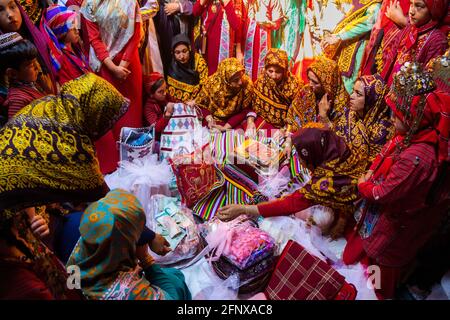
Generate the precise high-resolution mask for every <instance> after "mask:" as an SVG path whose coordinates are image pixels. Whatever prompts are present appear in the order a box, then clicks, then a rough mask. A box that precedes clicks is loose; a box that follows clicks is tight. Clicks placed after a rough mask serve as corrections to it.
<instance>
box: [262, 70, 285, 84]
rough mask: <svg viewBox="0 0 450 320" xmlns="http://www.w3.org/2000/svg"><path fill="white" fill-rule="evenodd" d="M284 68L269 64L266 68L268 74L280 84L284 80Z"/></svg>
mask: <svg viewBox="0 0 450 320" xmlns="http://www.w3.org/2000/svg"><path fill="white" fill-rule="evenodd" d="M283 73H284V70H283V68H281V67H279V66H268V67H267V68H266V75H267V76H268V77H269V78H270V79H272V80H273V81H275V83H276V84H279V83H280V82H281V81H282V80H283Z"/></svg>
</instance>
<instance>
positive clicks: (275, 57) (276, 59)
mask: <svg viewBox="0 0 450 320" xmlns="http://www.w3.org/2000/svg"><path fill="white" fill-rule="evenodd" d="M269 66H278V67H280V68H281V69H283V70H284V72H286V73H287V72H288V71H289V59H288V55H287V52H286V51H284V50H281V49H276V48H272V49H270V50H269V52H267V55H266V58H265V59H264V67H265V68H267V67H269Z"/></svg>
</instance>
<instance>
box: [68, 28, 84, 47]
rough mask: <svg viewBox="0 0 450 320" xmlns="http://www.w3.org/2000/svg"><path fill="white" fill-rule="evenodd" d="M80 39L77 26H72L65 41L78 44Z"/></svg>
mask: <svg viewBox="0 0 450 320" xmlns="http://www.w3.org/2000/svg"><path fill="white" fill-rule="evenodd" d="M79 41H80V33H79V32H78V29H77V28H75V27H73V28H71V29H70V30H69V31H68V32H67V34H66V38H65V39H64V42H65V43H70V44H77V43H78V42H79Z"/></svg>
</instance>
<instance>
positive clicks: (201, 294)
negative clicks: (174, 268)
mask: <svg viewBox="0 0 450 320" xmlns="http://www.w3.org/2000/svg"><path fill="white" fill-rule="evenodd" d="M181 272H183V275H184V278H185V282H186V285H187V286H188V288H189V290H190V291H191V293H192V297H193V300H236V299H237V296H238V290H239V276H238V275H235V274H234V275H231V276H230V277H229V278H227V279H225V280H222V279H220V278H219V277H218V276H217V275H216V274H215V272H214V271H213V269H212V268H211V265H210V264H209V263H208V262H207V260H206V259H205V258H202V259H201V260H199V261H198V262H197V263H195V264H193V265H192V266H190V267H188V268H186V269H182V270H181Z"/></svg>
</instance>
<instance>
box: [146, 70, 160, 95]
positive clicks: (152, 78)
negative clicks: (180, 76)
mask: <svg viewBox="0 0 450 320" xmlns="http://www.w3.org/2000/svg"><path fill="white" fill-rule="evenodd" d="M161 79H164V76H163V75H162V74H161V73H159V72H152V73H150V74H149V75H145V76H143V78H142V82H143V84H144V92H145V93H146V94H150V92H151V89H152V87H153V85H154V84H155V83H156V82H158V81H159V80H161Z"/></svg>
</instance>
